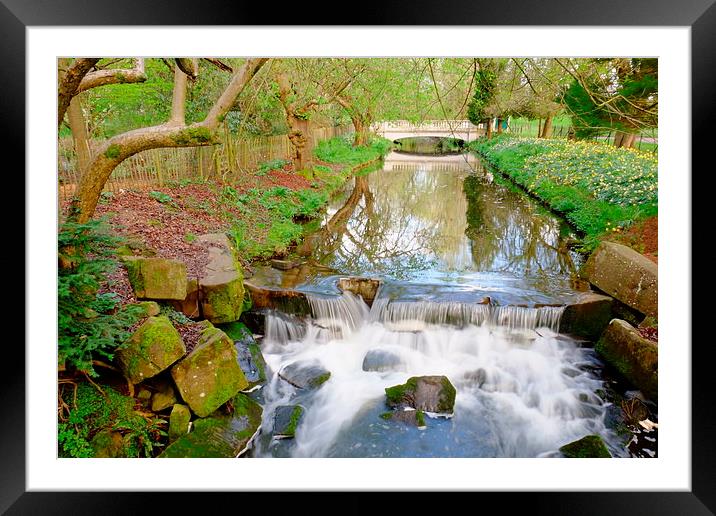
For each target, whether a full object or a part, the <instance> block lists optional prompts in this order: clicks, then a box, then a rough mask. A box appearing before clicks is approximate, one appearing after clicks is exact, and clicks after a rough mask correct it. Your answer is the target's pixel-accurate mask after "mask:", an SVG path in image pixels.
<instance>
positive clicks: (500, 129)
mask: <svg viewBox="0 0 716 516" xmlns="http://www.w3.org/2000/svg"><path fill="white" fill-rule="evenodd" d="M497 134H502V119H501V118H498V119H497Z"/></svg>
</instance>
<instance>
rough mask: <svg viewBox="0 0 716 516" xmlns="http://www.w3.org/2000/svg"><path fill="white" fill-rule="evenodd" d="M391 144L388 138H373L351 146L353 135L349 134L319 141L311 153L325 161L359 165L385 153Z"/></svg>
mask: <svg viewBox="0 0 716 516" xmlns="http://www.w3.org/2000/svg"><path fill="white" fill-rule="evenodd" d="M392 146H393V143H392V142H391V141H390V140H387V139H385V138H373V139H371V141H370V142H369V144H368V145H359V146H358V147H353V137H352V135H350V134H349V135H346V136H337V137H335V138H331V139H329V140H323V141H321V142H319V143H318V146H317V147H316V149H315V150H314V151H313V153H314V155H315V156H316V157H317V158H318V159H320V160H321V161H325V162H326V163H342V164H346V165H360V164H362V163H366V162H368V161H372V160H374V159H377V158H380V157H381V156H384V155H386V154H387V153H388V151H390V149H391V148H392Z"/></svg>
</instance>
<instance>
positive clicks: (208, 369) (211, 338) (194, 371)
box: [172, 322, 248, 417]
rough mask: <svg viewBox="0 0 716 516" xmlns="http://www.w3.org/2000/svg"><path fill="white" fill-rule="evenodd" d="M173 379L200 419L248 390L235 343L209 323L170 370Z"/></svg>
mask: <svg viewBox="0 0 716 516" xmlns="http://www.w3.org/2000/svg"><path fill="white" fill-rule="evenodd" d="M172 378H174V383H176V385H177V387H178V388H179V392H180V394H181V397H182V398H183V399H184V401H186V402H187V403H188V404H189V407H191V410H192V411H193V412H194V413H195V414H196V415H197V416H199V417H205V416H208V415H209V414H211V413H212V412H214V411H215V410H216V409H217V408H219V407H220V406H221V405H223V404H224V403H226V402H227V401H228V400H230V399H231V398H232V397H233V396H235V395H236V393H237V392H239V391H240V390H243V389H245V388H246V387H247V386H248V381H247V380H246V377H245V376H244V373H243V371H242V370H241V367H240V366H239V363H238V357H237V354H236V348H235V347H234V342H233V341H232V340H231V339H230V338H229V337H228V336H227V335H226V334H225V333H224V332H223V331H221V330H220V329H218V328H216V327H214V326H213V325H212V324H211V323H208V322H207V323H206V328H205V329H204V330H203V331H202V332H201V336H200V337H199V342H198V344H197V346H196V347H195V348H194V350H193V351H192V352H191V353H190V354H189V355H187V356H186V357H185V358H184V359H183V360H182V361H181V362H179V363H178V364H177V365H175V366H174V367H173V368H172Z"/></svg>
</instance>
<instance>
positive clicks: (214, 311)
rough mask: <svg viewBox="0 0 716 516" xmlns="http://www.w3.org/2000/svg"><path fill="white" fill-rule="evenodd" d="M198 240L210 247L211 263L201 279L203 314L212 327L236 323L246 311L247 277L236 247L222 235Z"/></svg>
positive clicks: (204, 236) (208, 236) (212, 235)
mask: <svg viewBox="0 0 716 516" xmlns="http://www.w3.org/2000/svg"><path fill="white" fill-rule="evenodd" d="M198 240H199V241H200V242H204V243H207V244H209V263H208V264H207V266H206V268H205V269H204V272H203V276H202V277H201V278H199V290H200V292H201V294H200V300H201V311H202V313H203V314H204V317H205V318H206V319H207V320H209V321H211V322H212V323H227V322H232V321H237V320H238V319H239V317H240V316H241V312H242V310H243V308H244V277H243V270H242V268H241V265H240V264H239V262H238V260H237V259H236V256H235V254H234V250H233V247H232V246H231V244H230V243H229V239H228V238H227V236H226V235H225V234H223V233H215V234H209V235H202V236H200V237H199V238H198ZM182 299H184V298H182Z"/></svg>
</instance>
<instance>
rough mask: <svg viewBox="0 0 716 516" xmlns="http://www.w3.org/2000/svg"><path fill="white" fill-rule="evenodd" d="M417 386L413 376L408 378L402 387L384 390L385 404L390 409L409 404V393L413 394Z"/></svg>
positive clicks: (415, 378)
mask: <svg viewBox="0 0 716 516" xmlns="http://www.w3.org/2000/svg"><path fill="white" fill-rule="evenodd" d="M417 386H418V379H417V377H415V376H413V377H411V378H408V381H407V382H405V383H404V384H403V385H394V386H393V387H386V388H385V397H386V403H387V404H388V405H389V406H391V407H397V406H400V405H403V404H406V403H409V402H410V400H411V399H412V395H410V394H409V393H412V392H415V389H416V388H417Z"/></svg>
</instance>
